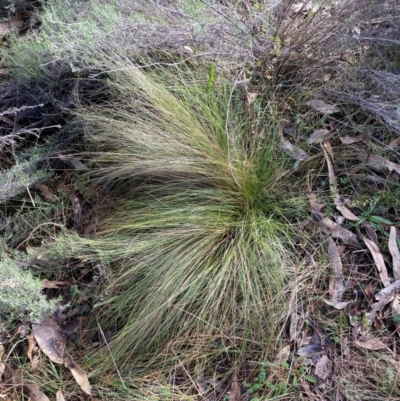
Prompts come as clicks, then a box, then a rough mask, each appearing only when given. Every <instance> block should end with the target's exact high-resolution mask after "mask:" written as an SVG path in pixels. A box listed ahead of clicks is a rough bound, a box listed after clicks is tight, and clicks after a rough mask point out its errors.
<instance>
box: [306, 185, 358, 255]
mask: <svg viewBox="0 0 400 401" xmlns="http://www.w3.org/2000/svg"><path fill="white" fill-rule="evenodd" d="M308 199H309V202H310V206H311V211H312V218H313V220H314V221H315V222H316V224H317V226H318V227H319V228H320V229H321V231H322V232H324V233H326V234H328V235H330V236H332V237H333V238H339V239H340V240H342V241H343V243H345V244H348V245H352V246H355V247H357V248H359V247H360V244H359V242H358V241H357V237H356V235H355V234H353V233H352V232H351V231H349V230H347V229H346V228H344V227H342V226H341V225H339V224H338V223H335V222H334V221H332V220H331V219H329V218H328V217H325V216H324V215H323V213H322V212H321V210H322V207H323V206H322V205H321V204H319V203H318V201H317V198H316V196H315V195H314V194H313V193H311V192H309V194H308Z"/></svg>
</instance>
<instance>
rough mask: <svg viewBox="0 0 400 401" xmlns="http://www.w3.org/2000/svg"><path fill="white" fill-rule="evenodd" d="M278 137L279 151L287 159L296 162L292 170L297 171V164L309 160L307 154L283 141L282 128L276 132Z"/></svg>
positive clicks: (285, 140)
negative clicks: (286, 156) (287, 157)
mask: <svg viewBox="0 0 400 401" xmlns="http://www.w3.org/2000/svg"><path fill="white" fill-rule="evenodd" d="M278 135H279V139H280V142H281V150H282V151H283V152H284V153H285V154H287V155H288V156H289V157H291V158H293V159H295V160H296V162H295V163H294V169H295V170H297V168H298V166H299V164H300V163H301V162H302V161H305V160H308V159H309V156H308V154H307V153H306V152H305V151H304V150H303V149H301V148H299V147H298V146H296V145H293V144H292V143H291V142H289V141H288V140H287V139H285V137H284V136H283V129H282V126H280V128H279V130H278Z"/></svg>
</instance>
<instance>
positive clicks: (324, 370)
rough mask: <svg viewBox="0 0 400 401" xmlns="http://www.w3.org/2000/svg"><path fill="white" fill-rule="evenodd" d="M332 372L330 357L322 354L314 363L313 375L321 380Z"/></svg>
mask: <svg viewBox="0 0 400 401" xmlns="http://www.w3.org/2000/svg"><path fill="white" fill-rule="evenodd" d="M331 372H332V362H331V361H330V359H329V358H328V357H327V356H326V355H323V356H321V358H320V359H319V360H318V362H317V363H316V365H315V372H314V373H315V375H316V376H318V377H319V378H320V379H322V380H326V379H327V378H328V377H329V375H330V374H331Z"/></svg>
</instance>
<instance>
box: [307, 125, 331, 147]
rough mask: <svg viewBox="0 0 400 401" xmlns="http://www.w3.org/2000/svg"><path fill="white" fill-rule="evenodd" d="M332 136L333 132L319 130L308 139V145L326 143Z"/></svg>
mask: <svg viewBox="0 0 400 401" xmlns="http://www.w3.org/2000/svg"><path fill="white" fill-rule="evenodd" d="M331 135H332V132H331V131H328V130H327V129H317V130H316V131H314V132H313V133H312V134H311V135H310V137H309V138H308V139H307V143H308V144H312V143H321V142H323V141H325V139H328V138H329V137H330V136H331Z"/></svg>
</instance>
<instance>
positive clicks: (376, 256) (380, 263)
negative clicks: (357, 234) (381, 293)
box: [363, 237, 390, 287]
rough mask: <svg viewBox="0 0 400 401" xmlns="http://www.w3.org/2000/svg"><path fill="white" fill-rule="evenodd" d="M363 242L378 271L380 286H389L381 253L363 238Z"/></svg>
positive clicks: (373, 243) (375, 246)
mask: <svg viewBox="0 0 400 401" xmlns="http://www.w3.org/2000/svg"><path fill="white" fill-rule="evenodd" d="M363 240H364V242H365V245H367V247H368V249H369V250H370V252H371V254H372V257H373V258H374V261H375V264H376V268H377V269H378V272H379V277H380V278H381V281H382V284H383V285H384V286H385V287H387V286H389V285H390V280H389V276H388V272H387V269H386V265H385V260H384V259H383V256H382V253H381V251H380V250H379V248H378V246H377V245H376V244H375V242H373V241H371V240H369V239H368V238H365V237H363Z"/></svg>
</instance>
